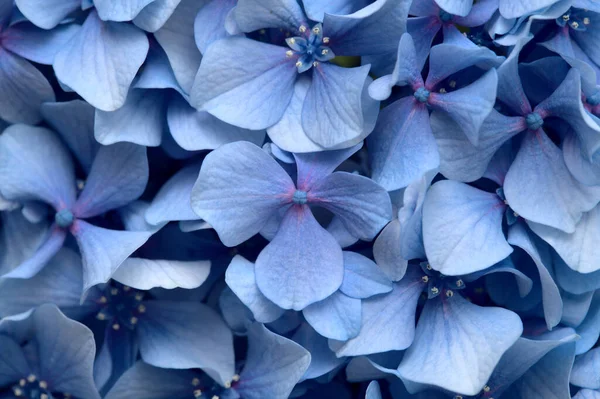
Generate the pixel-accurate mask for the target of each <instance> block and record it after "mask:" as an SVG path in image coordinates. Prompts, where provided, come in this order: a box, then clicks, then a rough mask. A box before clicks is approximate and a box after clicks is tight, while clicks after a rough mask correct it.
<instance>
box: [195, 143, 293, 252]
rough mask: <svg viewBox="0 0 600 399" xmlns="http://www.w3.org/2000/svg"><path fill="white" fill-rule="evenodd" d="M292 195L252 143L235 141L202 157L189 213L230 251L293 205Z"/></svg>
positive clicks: (269, 159)
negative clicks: (209, 228)
mask: <svg viewBox="0 0 600 399" xmlns="http://www.w3.org/2000/svg"><path fill="white" fill-rule="evenodd" d="M294 190H295V188H294V184H293V183H292V180H291V179H290V177H289V175H288V174H287V173H286V172H285V171H284V170H283V169H282V168H281V166H279V164H278V163H277V161H275V160H274V159H273V158H272V157H271V156H269V155H268V154H267V153H266V152H265V151H263V150H262V149H260V148H259V147H257V146H255V145H254V144H250V143H248V142H243V141H238V142H235V143H231V144H226V145H224V146H222V147H220V148H219V149H217V150H215V151H212V152H211V153H210V154H208V155H207V156H206V158H205V159H204V162H203V165H202V169H201V170H200V175H199V177H198V180H197V182H196V185H195V186H194V188H193V190H192V199H191V201H192V209H193V210H194V212H196V213H197V214H198V215H199V216H200V217H201V218H202V219H204V220H206V221H207V222H208V223H209V224H210V225H211V226H213V227H214V229H215V230H216V231H217V233H218V234H219V238H220V239H221V241H222V242H223V243H224V244H225V245H227V246H230V247H231V246H235V245H238V244H240V243H242V242H244V241H246V240H247V239H249V238H250V237H252V236H253V235H255V234H256V233H258V232H259V231H260V230H261V229H262V228H263V227H264V226H265V224H266V223H267V220H268V219H269V217H271V216H272V215H273V214H274V213H275V212H276V211H277V210H278V209H280V208H282V207H283V206H285V205H286V204H288V203H291V197H292V195H293V193H294Z"/></svg>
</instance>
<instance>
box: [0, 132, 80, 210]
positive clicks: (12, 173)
mask: <svg viewBox="0 0 600 399" xmlns="http://www.w3.org/2000/svg"><path fill="white" fill-rule="evenodd" d="M73 169H74V168H73V162H72V160H71V156H70V154H69V153H68V151H67V149H66V148H65V147H64V146H63V145H62V143H61V142H60V140H59V138H58V137H56V135H55V134H54V132H52V131H51V130H48V129H45V128H41V127H33V126H26V125H12V126H10V127H8V128H6V129H5V130H4V132H3V133H2V135H1V136H0V189H1V191H2V196H3V197H5V198H6V199H9V200H19V201H25V200H41V201H44V202H46V203H49V204H51V205H52V206H53V207H54V208H55V209H56V210H59V209H63V208H68V207H71V205H73V202H74V201H75V172H74V170H73Z"/></svg>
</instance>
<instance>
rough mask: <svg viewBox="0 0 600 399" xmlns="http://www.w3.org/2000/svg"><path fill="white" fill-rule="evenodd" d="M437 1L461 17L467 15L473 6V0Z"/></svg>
mask: <svg viewBox="0 0 600 399" xmlns="http://www.w3.org/2000/svg"><path fill="white" fill-rule="evenodd" d="M435 2H436V3H437V4H438V5H439V6H440V8H441V9H442V10H444V11H446V12H447V13H450V14H454V15H459V16H461V17H464V16H465V15H467V14H468V13H469V12H470V11H471V8H473V0H436V1H435Z"/></svg>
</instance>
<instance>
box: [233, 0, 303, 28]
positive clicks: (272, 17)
mask: <svg viewBox="0 0 600 399" xmlns="http://www.w3.org/2000/svg"><path fill="white" fill-rule="evenodd" d="M233 16H234V18H235V22H236V23H237V26H238V27H239V28H240V29H241V30H242V31H243V32H253V31H255V30H259V29H265V28H281V29H284V30H286V31H289V32H293V33H296V32H298V33H299V30H298V29H299V28H300V26H301V25H302V26H304V27H306V28H310V26H309V25H308V23H307V22H306V17H305V16H304V12H303V11H302V8H301V6H300V4H298V2H297V1H296V0H238V3H237V6H236V7H235V9H234V10H233Z"/></svg>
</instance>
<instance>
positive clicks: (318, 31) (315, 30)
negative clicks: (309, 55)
mask: <svg viewBox="0 0 600 399" xmlns="http://www.w3.org/2000/svg"><path fill="white" fill-rule="evenodd" d="M312 31H313V33H314V34H315V35H318V34H319V33H320V32H321V30H320V29H319V27H318V26H315V27H314V28H313V29H312Z"/></svg>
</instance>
